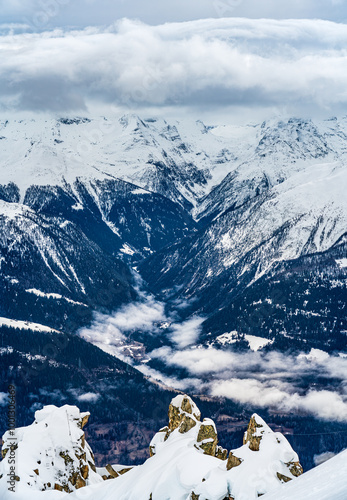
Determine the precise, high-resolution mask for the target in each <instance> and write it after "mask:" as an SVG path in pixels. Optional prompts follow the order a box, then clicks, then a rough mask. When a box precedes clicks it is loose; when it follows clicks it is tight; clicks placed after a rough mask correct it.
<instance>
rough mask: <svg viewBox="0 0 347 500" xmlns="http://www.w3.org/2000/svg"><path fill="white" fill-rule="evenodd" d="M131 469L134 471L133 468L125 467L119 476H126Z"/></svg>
mask: <svg viewBox="0 0 347 500" xmlns="http://www.w3.org/2000/svg"><path fill="white" fill-rule="evenodd" d="M131 469H133V467H125V468H124V469H121V470H119V471H118V474H120V475H121V476H122V475H123V474H126V473H127V472H129V471H130V470H131Z"/></svg>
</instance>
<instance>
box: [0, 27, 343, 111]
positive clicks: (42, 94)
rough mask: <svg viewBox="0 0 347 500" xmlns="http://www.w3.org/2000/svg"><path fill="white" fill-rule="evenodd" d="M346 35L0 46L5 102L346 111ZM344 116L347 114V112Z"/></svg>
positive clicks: (153, 32) (327, 30) (167, 32)
mask: <svg viewBox="0 0 347 500" xmlns="http://www.w3.org/2000/svg"><path fill="white" fill-rule="evenodd" d="M346 42H347V26H346V25H343V24H334V23H331V22H324V21H304V20H291V21H273V20H272V21H271V20H247V19H220V20H218V19H217V20H211V19H210V20H202V21H195V22H187V23H181V24H166V25H162V26H156V27H153V26H148V25H145V24H141V23H139V22H134V21H129V20H123V21H121V22H119V23H117V24H116V25H115V26H114V27H111V28H109V29H108V30H106V31H101V30H98V29H96V28H88V29H85V30H83V31H74V32H72V31H70V32H64V31H59V30H56V31H54V32H50V33H42V34H31V35H30V34H23V35H16V36H2V37H0V49H1V52H2V57H1V61H0V83H1V89H2V91H1V98H2V100H3V102H4V103H7V105H8V102H9V101H11V102H12V103H15V105H16V106H17V108H19V109H22V108H26V109H43V110H55V111H58V110H59V111H61V110H64V109H65V110H68V109H71V110H74V109H83V107H84V106H85V105H86V103H87V104H88V103H90V102H100V103H101V102H104V103H114V104H115V105H117V106H119V105H121V106H123V107H127V106H129V107H132V108H136V107H139V106H156V107H158V106H159V107H160V106H169V107H177V106H188V107H193V108H199V109H204V108H208V107H217V108H218V107H219V108H220V109H222V108H224V107H225V106H243V107H245V108H251V109H252V108H257V107H260V106H264V107H270V108H271V107H275V108H276V107H278V106H283V107H285V106H287V109H289V110H291V109H292V110H293V111H294V110H297V109H302V107H303V106H304V107H305V106H306V107H307V109H311V110H312V109H313V108H319V109H321V110H324V111H327V112H329V111H333V110H334V109H335V108H336V109H340V108H341V107H344V106H346V105H347V93H346V90H345V89H346V87H347V70H346V68H347V64H346V63H347V53H346V50H345V47H346ZM346 109H347V106H346Z"/></svg>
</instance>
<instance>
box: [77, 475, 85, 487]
mask: <svg viewBox="0 0 347 500" xmlns="http://www.w3.org/2000/svg"><path fill="white" fill-rule="evenodd" d="M85 485H86V482H85V480H84V479H83V478H81V476H77V478H76V484H75V487H76V489H77V490H78V489H79V488H83V487H84V486H85Z"/></svg>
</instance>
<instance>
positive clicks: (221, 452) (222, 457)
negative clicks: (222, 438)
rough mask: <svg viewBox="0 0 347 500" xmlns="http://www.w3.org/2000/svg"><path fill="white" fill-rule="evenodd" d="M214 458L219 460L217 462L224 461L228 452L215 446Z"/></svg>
mask: <svg viewBox="0 0 347 500" xmlns="http://www.w3.org/2000/svg"><path fill="white" fill-rule="evenodd" d="M216 457H217V458H219V460H226V459H227V458H228V450H226V449H225V448H222V446H217V448H216Z"/></svg>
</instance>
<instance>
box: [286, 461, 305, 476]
mask: <svg viewBox="0 0 347 500" xmlns="http://www.w3.org/2000/svg"><path fill="white" fill-rule="evenodd" d="M286 466H287V467H289V470H290V472H291V473H292V474H293V476H295V477H299V476H301V474H303V472H304V469H303V468H302V465H301V463H300V462H289V463H288V464H286Z"/></svg>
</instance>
